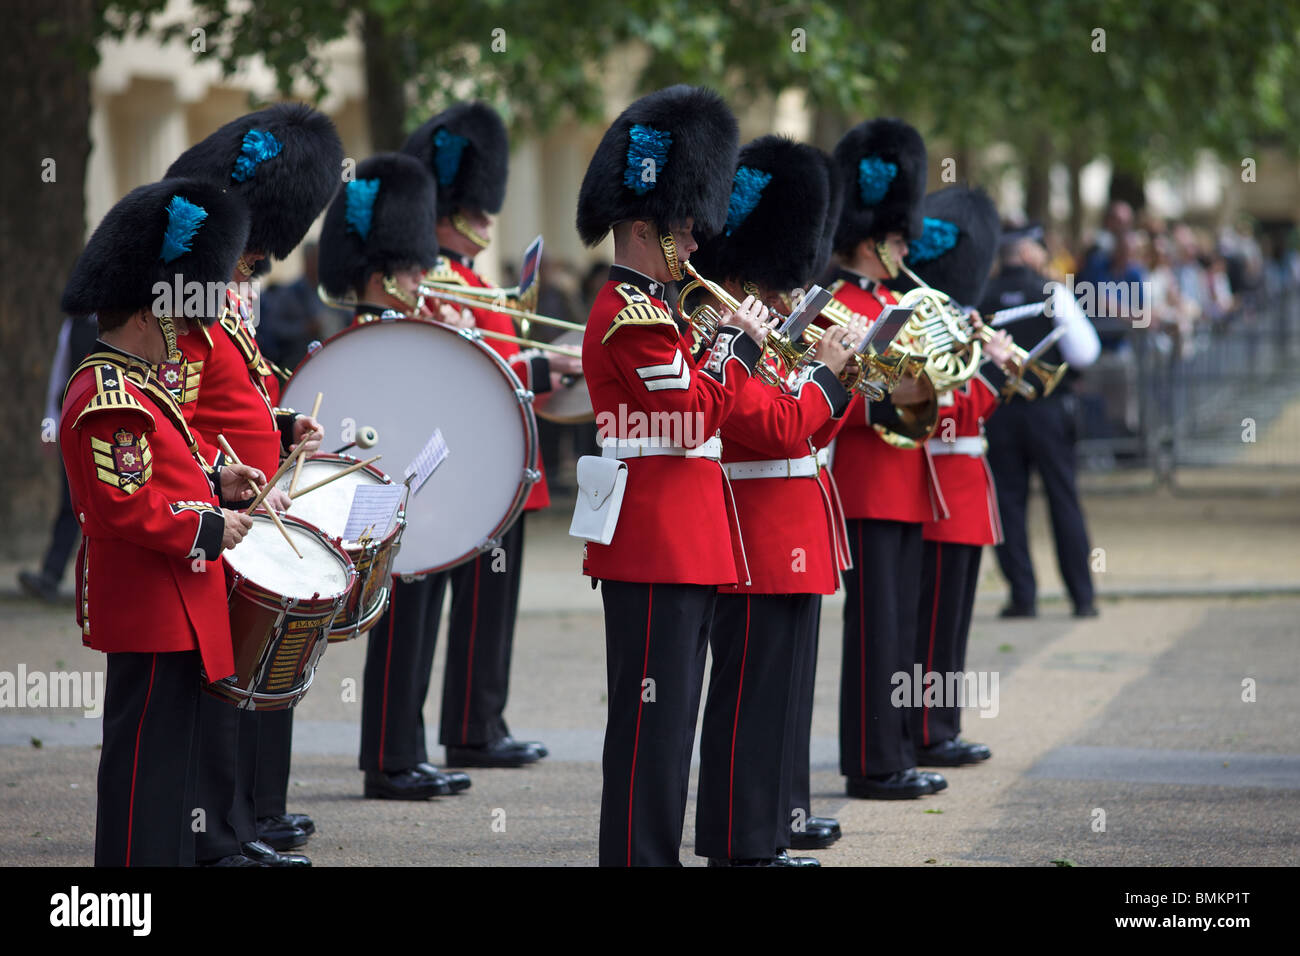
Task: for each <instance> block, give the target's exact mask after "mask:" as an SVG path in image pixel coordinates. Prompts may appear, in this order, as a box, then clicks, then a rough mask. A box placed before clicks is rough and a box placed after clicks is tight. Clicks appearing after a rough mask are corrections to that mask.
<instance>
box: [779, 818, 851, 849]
mask: <svg viewBox="0 0 1300 956" xmlns="http://www.w3.org/2000/svg"><path fill="white" fill-rule="evenodd" d="M815 819H816V818H813V819H812V820H809V821H808V822H807V823H805V824H804V828H803V830H791V831H790V843H789V846H790V849H792V850H824V849H826V848H827V847H828V846H830V845H831V844H832V843H834V842H835V841H836V840H838V839H839V838H840V834H839V832H838V826H839V825H838V824H836V829H834V830H832V829H831V828H830V827H828V826H822V825H820V824H818V823H816V822H814V821H815Z"/></svg>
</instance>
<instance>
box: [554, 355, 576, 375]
mask: <svg viewBox="0 0 1300 956" xmlns="http://www.w3.org/2000/svg"><path fill="white" fill-rule="evenodd" d="M546 358H547V361H548V362H550V363H551V371H552V372H559V373H560V374H561V375H581V374H582V359H581V358H579V357H578V356H576V355H564V354H561V353H559V352H552V353H551V354H550V355H548V356H547V357H546Z"/></svg>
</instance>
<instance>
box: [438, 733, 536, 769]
mask: <svg viewBox="0 0 1300 956" xmlns="http://www.w3.org/2000/svg"><path fill="white" fill-rule="evenodd" d="M546 754H547V750H546V748H545V747H543V746H542V745H541V744H539V743H537V742H536V741H532V740H528V741H524V740H512V739H511V738H509V737H501V738H498V739H497V740H494V741H492V743H490V744H482V745H481V746H478V747H450V746H449V747H448V748H447V766H449V767H522V766H524V765H526V764H530V763H536V762H537V761H539V760H541V759H542V758H543V757H545V756H546Z"/></svg>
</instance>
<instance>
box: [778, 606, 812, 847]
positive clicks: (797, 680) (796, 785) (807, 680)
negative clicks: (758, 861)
mask: <svg viewBox="0 0 1300 956" xmlns="http://www.w3.org/2000/svg"><path fill="white" fill-rule="evenodd" d="M821 621H822V596H821V595H820V594H814V595H812V601H810V602H809V603H808V605H807V607H806V608H805V609H804V610H803V612H802V614H801V616H800V620H799V621H798V622H797V623H796V626H795V652H794V667H793V669H792V670H791V672H790V709H789V711H788V712H787V721H786V733H787V737H786V765H785V772H784V773H783V774H782V777H781V788H782V804H783V806H784V807H785V808H786V810H787V811H788V813H787V815H786V817H785V824H784V830H783V832H782V840H783V841H784V842H782V844H781V849H785V847H786V846H787V845H788V843H789V831H790V830H791V829H793V828H794V827H795V826H796V825H801V824H803V823H806V822H807V820H808V818H809V817H811V816H812V815H813V812H812V775H811V768H810V767H809V763H810V761H811V759H812V757H811V753H810V750H811V746H810V744H811V739H812V715H813V693H814V688H815V686H816V684H817V645H818V632H819V630H820V629H821Z"/></svg>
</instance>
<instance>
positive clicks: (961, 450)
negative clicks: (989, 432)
mask: <svg viewBox="0 0 1300 956" xmlns="http://www.w3.org/2000/svg"><path fill="white" fill-rule="evenodd" d="M925 447H926V448H928V449H929V450H930V454H931V455H970V456H971V457H972V458H983V457H984V455H985V454H986V453H987V452H988V450H989V443H988V440H987V439H985V438H983V437H982V436H978V435H959V436H958V437H956V438H954V439H952V440H951V441H944V440H943V439H942V438H931V439H930V440H928V441H927V442H926V443H925Z"/></svg>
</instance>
